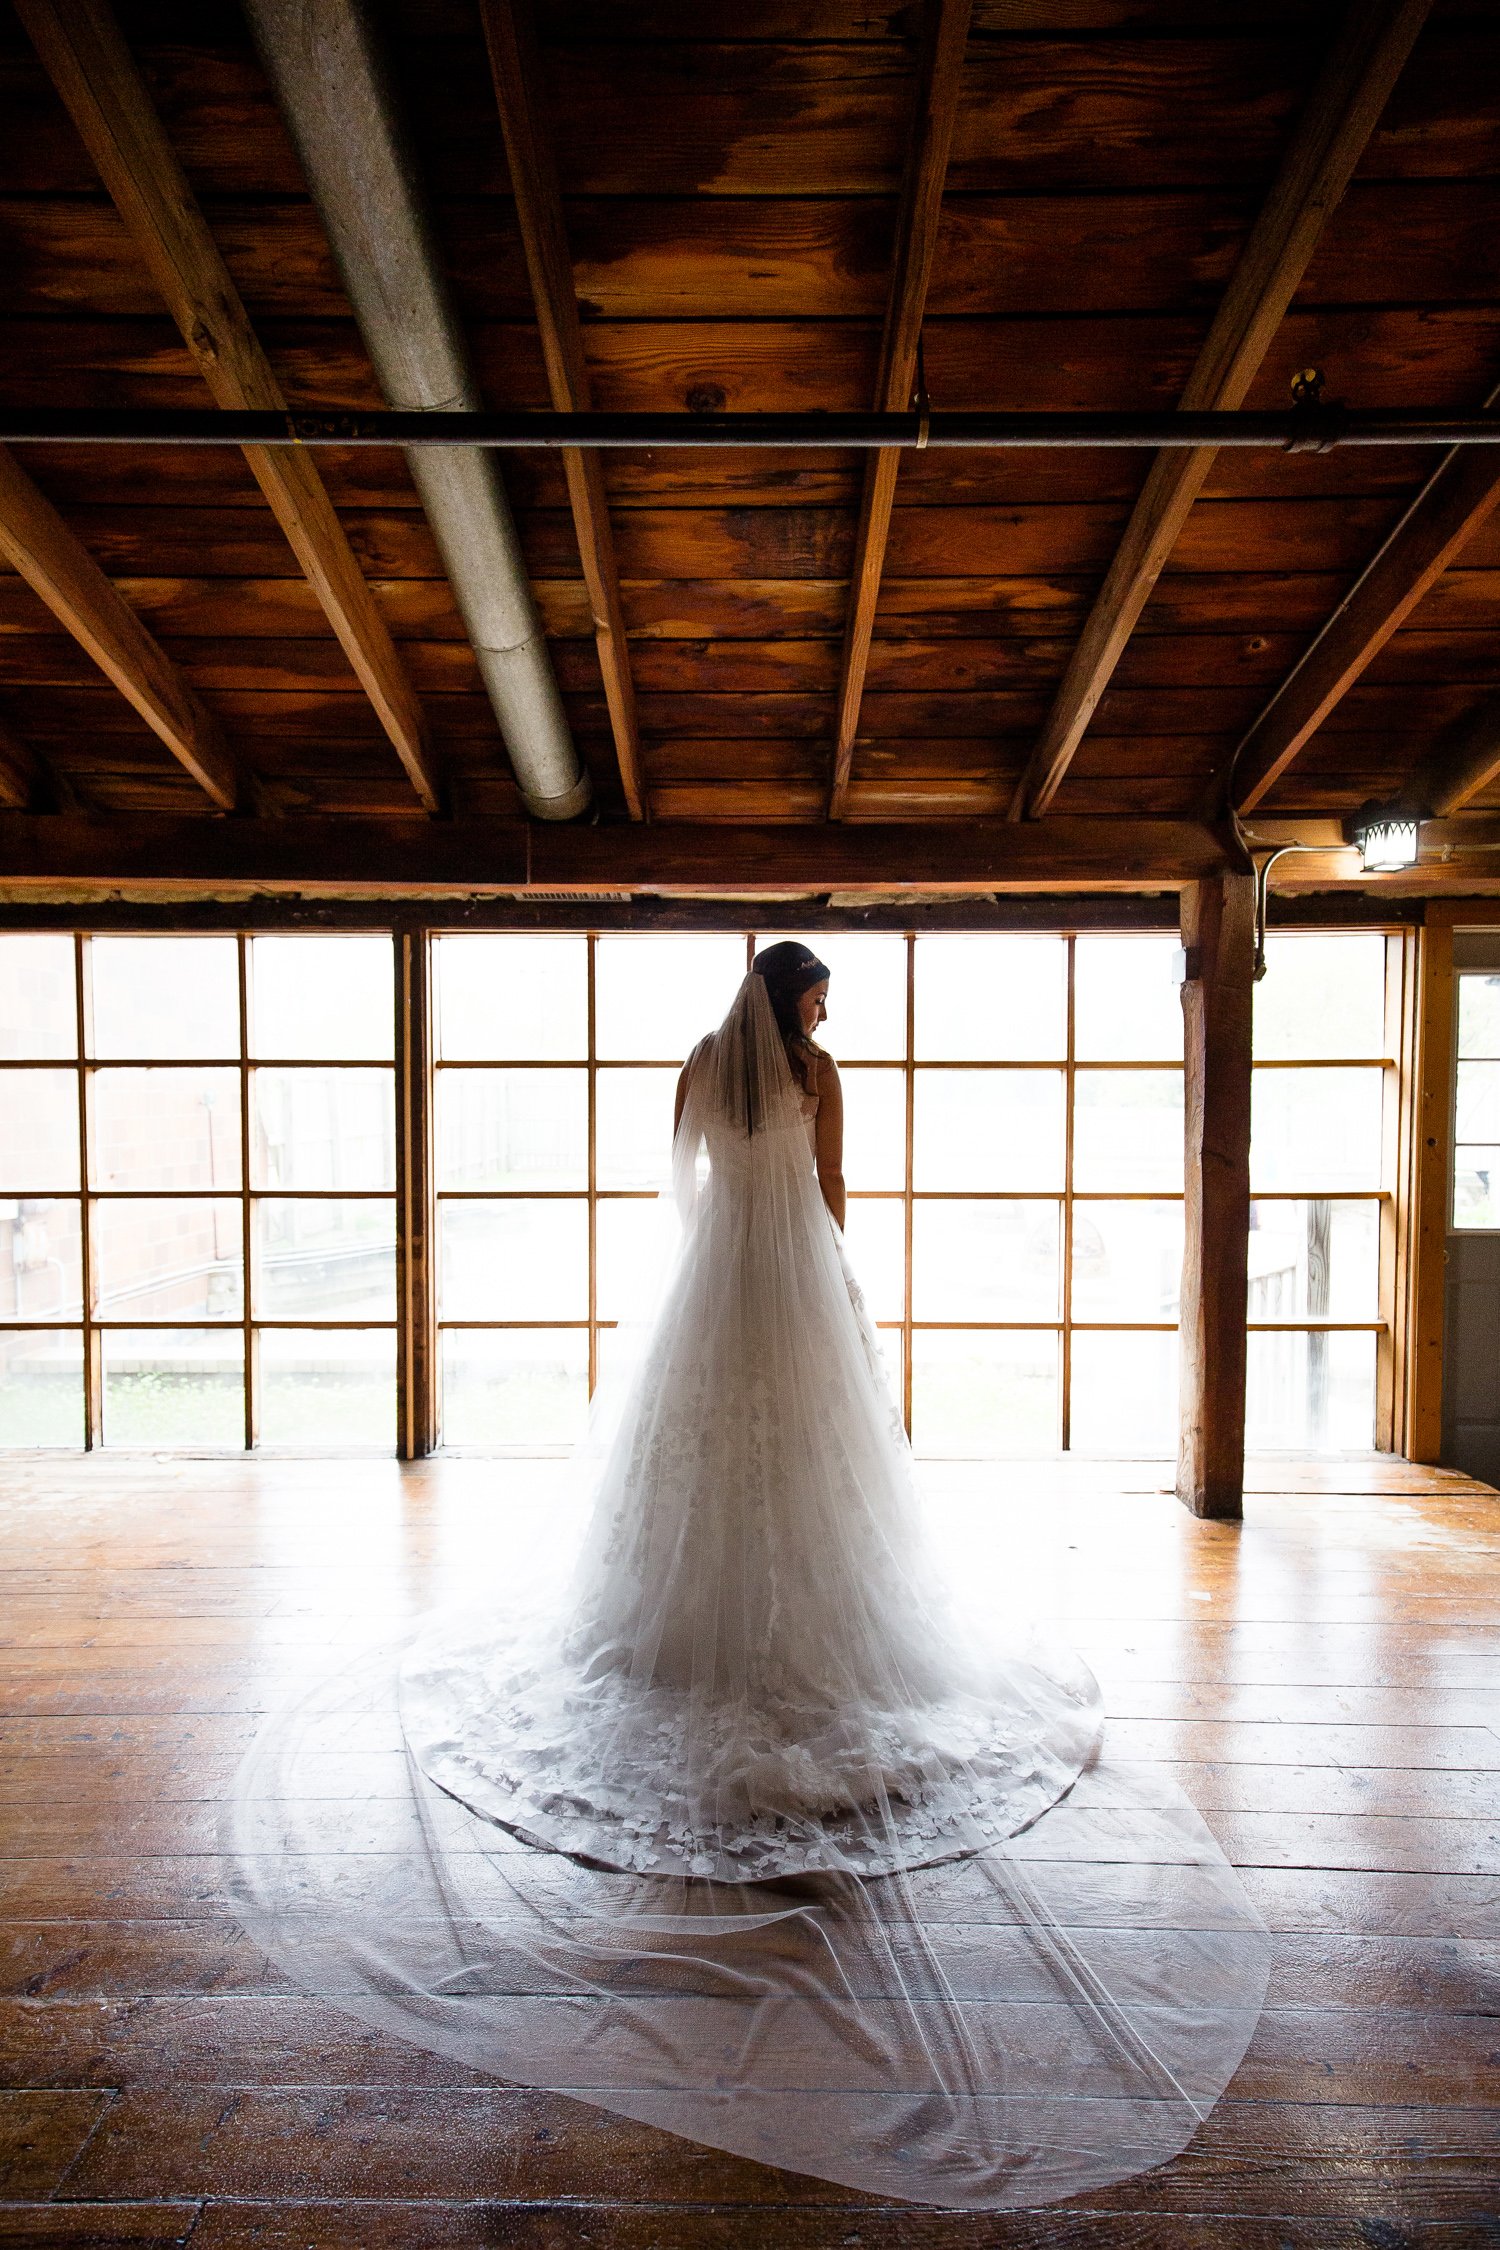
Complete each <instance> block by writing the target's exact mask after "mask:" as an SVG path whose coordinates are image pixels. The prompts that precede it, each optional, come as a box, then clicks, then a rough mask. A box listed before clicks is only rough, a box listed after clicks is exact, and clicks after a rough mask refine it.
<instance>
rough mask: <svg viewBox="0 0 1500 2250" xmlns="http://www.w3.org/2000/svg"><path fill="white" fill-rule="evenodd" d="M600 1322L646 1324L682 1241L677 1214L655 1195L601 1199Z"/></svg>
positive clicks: (598, 1222)
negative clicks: (632, 1321)
mask: <svg viewBox="0 0 1500 2250" xmlns="http://www.w3.org/2000/svg"><path fill="white" fill-rule="evenodd" d="M594 1223H595V1227H596V1230H597V1232H596V1240H597V1242H598V1246H599V1271H598V1276H597V1279H596V1283H595V1286H596V1289H597V1292H598V1317H599V1319H600V1320H644V1319H645V1318H647V1316H648V1315H649V1314H650V1311H651V1308H652V1306H653V1305H654V1303H655V1301H656V1293H657V1290H658V1287H659V1286H660V1283H661V1281H662V1279H663V1277H664V1274H665V1270H666V1267H667V1263H668V1261H669V1259H670V1258H671V1255H672V1250H673V1248H674V1246H675V1244H676V1241H677V1214H676V1211H675V1209H673V1208H670V1207H669V1206H668V1205H667V1204H665V1203H662V1202H659V1201H658V1199H657V1198H656V1197H655V1196H654V1195H642V1196H622V1197H619V1198H618V1199H617V1198H615V1197H614V1196H601V1197H600V1199H599V1203H598V1205H597V1207H596V1215H595V1222H594Z"/></svg>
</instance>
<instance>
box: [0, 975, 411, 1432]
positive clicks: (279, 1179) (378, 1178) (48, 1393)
mask: <svg viewBox="0 0 1500 2250" xmlns="http://www.w3.org/2000/svg"><path fill="white" fill-rule="evenodd" d="M393 1039H394V1026H393V978H392V954H391V940H390V938H389V936H369V937H366V936H355V937H342V936H321V935H320V936H300V935H299V936H267V937H235V936H225V937H220V936H205V937H187V936H180V937H179V936H159V937H158V936H92V937H90V936H72V935H60V936H53V935H37V936H8V935H0V1057H3V1061H0V1442H3V1443H6V1444H23V1445H24V1444H43V1445H46V1444H79V1443H84V1442H87V1443H90V1444H96V1445H98V1444H102V1445H106V1446H139V1447H147V1448H152V1449H158V1448H162V1449H171V1448H179V1447H180V1448H188V1449H191V1450H199V1449H203V1448H210V1449H217V1448H237V1447H241V1446H244V1445H246V1444H254V1443H262V1444H266V1445H269V1446H278V1445H284V1446H295V1447H305V1446H309V1445H311V1446H330V1447H346V1446H355V1447H362V1446H378V1447H383V1448H389V1447H391V1446H392V1445H393V1444H394V1438H395V1314H396V1305H395V1202H394V1190H395V1139H394V1095H393V1085H392V1068H393V1066H392V1054H393Z"/></svg>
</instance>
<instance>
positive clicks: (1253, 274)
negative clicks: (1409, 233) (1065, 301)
mask: <svg viewBox="0 0 1500 2250" xmlns="http://www.w3.org/2000/svg"><path fill="white" fill-rule="evenodd" d="M1430 6H1431V0H1353V5H1352V6H1351V8H1350V10H1349V13H1348V15H1347V17H1346V18H1345V22H1344V26H1343V29H1342V31H1341V33H1340V35H1339V38H1338V40H1337V42H1336V43H1335V45H1334V48H1333V50H1332V52H1331V53H1330V55H1329V57H1328V59H1327V61H1326V63H1325V64H1324V66H1323V69H1322V72H1321V73H1320V75H1319V78H1318V81H1317V84H1316V86H1315V87H1314V88H1313V92H1312V94H1311V97H1310V98H1309V100H1308V102H1307V105H1306V107H1305V108H1304V110H1303V112H1302V115H1301V117H1300V118H1299V120H1298V122H1297V128H1296V131H1295V132H1294V134H1293V136H1292V141H1291V145H1290V147H1289V148H1288V149H1287V151H1286V154H1285V156H1284V157H1283V159H1282V162H1281V167H1280V170H1279V171H1278V173H1277V175H1276V180H1275V183H1274V185H1273V186H1272V188H1271V192H1270V194H1269V196H1268V197H1267V199H1266V201H1265V203H1264V204H1263V205H1262V207H1261V210H1260V214H1259V216H1258V217H1257V219H1256V222H1255V225H1254V227H1253V228H1252V230H1251V233H1250V238H1249V240H1248V241H1247V243H1246V244H1245V247H1244V250H1243V251H1242V252H1241V255H1240V259H1239V263H1238V264H1237V265H1236V267H1235V270H1234V274H1233V276H1232V278H1231V280H1230V283H1229V287H1228V288H1227V290H1226V291H1225V293H1224V297H1223V300H1222V302H1221V303H1220V306H1219V309H1218V312H1217V314H1216V315H1215V317H1214V323H1213V326H1212V328H1211V329H1210V330H1209V333H1208V337H1207V340H1206V341H1205V343H1204V345H1203V349H1202V350H1201V352H1200V353H1199V355H1198V359H1197V362H1196V364H1195V366H1194V368H1193V371H1192V373H1191V375H1190V376H1189V377H1188V380H1187V384H1186V387H1185V389H1184V390H1183V393H1182V398H1181V401H1180V405H1181V406H1182V407H1183V408H1185V409H1187V410H1189V411H1191V410H1194V409H1201V408H1205V407H1207V408H1219V409H1229V408H1234V407H1237V406H1239V405H1240V404H1241V403H1242V402H1243V400H1244V398H1245V395H1246V393H1247V392H1248V390H1249V388H1250V385H1251V383H1252V382H1253V380H1254V378H1255V376H1256V374H1257V372H1258V371H1259V369H1260V366H1261V362H1262V361H1263V360H1264V358H1265V355H1266V353H1267V351H1268V350H1269V348H1270V344H1271V340H1272V338H1273V337H1274V335H1275V333H1276V330H1277V328H1278V327H1279V326H1280V324H1281V320H1282V316H1283V314H1284V313H1285V312H1286V309H1287V307H1288V305H1289V304H1290V303H1291V301H1292V297H1293V296H1294V294H1295V292H1296V289H1297V286H1298V284H1299V283H1300V281H1301V280H1302V277H1303V275H1304V274H1305V273H1306V271H1307V268H1308V265H1309V263H1310V261H1311V259H1312V255H1313V252H1314V250H1315V249H1316V248H1317V246H1318V243H1319V240H1320V239H1321V237H1322V234H1323V230H1324V228H1325V227H1326V225H1327V223H1328V221H1329V219H1330V218H1331V216H1332V214H1333V212H1334V211H1335V210H1336V209H1337V207H1338V204H1339V201H1340V199H1341V198H1342V196H1343V193H1344V190H1345V188H1346V187H1347V186H1348V184H1349V181H1350V179H1351V177H1352V175H1353V172H1354V168H1355V166H1356V164H1357V163H1358V162H1359V159H1360V156H1361V154H1362V152H1363V150H1364V147H1365V144H1366V142H1367V141H1368V140H1369V137H1370V135H1371V133H1372V132H1373V131H1374V129H1375V126H1376V124H1377V122H1378V121H1379V118H1380V114H1381V111H1382V110H1383V109H1384V108H1385V105H1386V101H1387V99H1388V97H1389V95H1390V92H1391V89H1392V87H1393V86H1394V85H1395V82H1396V79H1397V77H1398V75H1399V74H1400V71H1401V68H1402V65H1403V64H1404V63H1405V61H1406V58H1407V56H1408V55H1409V54H1410V52H1411V49H1412V46H1413V44H1414V42H1415V40H1416V37H1417V34H1418V32H1419V31H1420V30H1421V28H1422V25H1423V23H1424V21H1425V20H1426V17H1427V13H1428V10H1429V8H1430ZM1215 458H1216V455H1215V452H1214V450H1213V449H1212V448H1211V447H1207V446H1204V447H1200V448H1195V449H1194V450H1193V451H1191V452H1174V453H1162V454H1159V455H1158V456H1157V458H1156V460H1155V462H1154V463H1153V464H1152V467H1151V471H1150V474H1149V475H1148V476H1147V478H1146V482H1145V484H1144V486H1143V488H1142V490H1141V495H1140V498H1139V499H1138V500H1137V502H1136V504H1135V507H1134V509H1133V511H1132V513H1131V517H1130V521H1129V523H1128V524H1127V525H1126V527H1125V532H1124V536H1123V537H1122V539H1121V541H1120V544H1119V547H1118V548H1117V550H1116V552H1115V556H1114V559H1113V561H1112V562H1111V564H1110V566H1109V570H1108V572H1107V574H1106V576H1105V580H1104V584H1103V586H1102V587H1101V588H1100V591H1099V594H1098V596H1097V598H1096V600H1095V602H1094V606H1093V609H1092V610H1091V611H1090V613H1089V617H1088V620H1087V622H1086V624H1085V625H1084V628H1083V632H1082V634H1081V636H1080V638H1079V641H1078V645H1077V647H1076V648H1075V649H1074V651H1073V655H1072V658H1071V660H1070V662H1069V664H1068V668H1067V671H1066V672H1065V673H1064V675H1063V680H1062V685H1061V687H1060V688H1059V690H1058V693H1057V696H1056V699H1055V701H1054V703H1053V706H1052V709H1051V712H1050V714H1049V716H1048V718H1047V722H1046V725H1045V726H1044V728H1043V730H1042V733H1041V737H1040V739H1039V740H1038V742H1037V744H1036V747H1035V749H1034V750H1033V751H1032V754H1031V757H1030V759H1029V760H1028V762H1027V765H1026V768H1025V771H1024V772H1023V774H1022V775H1021V778H1020V780H1019V782H1018V783H1017V785H1016V791H1015V796H1014V798H1013V800H1012V803H1011V818H1012V819H1013V820H1020V819H1034V818H1035V817H1036V816H1037V815H1038V814H1041V813H1044V812H1045V811H1046V810H1047V808H1048V806H1049V805H1050V804H1051V803H1052V801H1053V799H1054V797H1055V796H1056V795H1057V792H1058V789H1059V788H1060V787H1061V785H1062V781H1063V777H1064V776H1065V774H1066V773H1067V771H1068V768H1069V766H1070V765H1071V763H1072V761H1073V756H1074V753H1075V752H1076V750H1077V748H1078V745H1079V743H1080V742H1081V741H1082V740H1083V737H1084V735H1085V733H1086V732H1087V730H1088V726H1089V723H1090V721H1091V720H1092V718H1093V715H1094V712H1095V710H1096V708H1097V706H1098V703H1099V700H1100V697H1101V696H1102V695H1103V694H1104V691H1105V689H1106V688H1107V687H1108V685H1109V683H1110V680H1111V678H1112V677H1113V675H1114V671H1115V667H1116V666H1117V665H1118V663H1119V661H1120V658H1121V656H1122V655H1123V654H1124V651H1125V646H1126V643H1127V642H1128V641H1129V639H1130V636H1131V634H1132V633H1133V632H1134V630H1135V627H1136V623H1137V621H1138V620H1139V618H1140V615H1141V612H1142V610H1143V609H1144V608H1145V606H1146V603H1147V602H1148V601H1149V599H1150V597H1151V591H1152V588H1153V587H1154V586H1155V584H1156V581H1157V579H1158V578H1159V577H1160V575H1161V572H1162V570H1163V569H1164V567H1165V565H1166V562H1167V559H1168V557H1169V556H1170V554H1171V552H1172V549H1173V547H1174V546H1175V545H1176V543H1177V539H1178V536H1179V534H1180V533H1181V530H1182V527H1183V525H1184V524H1185V523H1186V521H1187V518H1188V515H1189V512H1190V511H1191V509H1192V505H1193V502H1194V501H1195V500H1196V499H1197V497H1198V494H1199V492H1200V491H1201V490H1202V488H1203V485H1204V482H1205V480H1206V478H1207V476H1208V473H1209V470H1210V469H1211V468H1212V466H1213V463H1214V460H1215Z"/></svg>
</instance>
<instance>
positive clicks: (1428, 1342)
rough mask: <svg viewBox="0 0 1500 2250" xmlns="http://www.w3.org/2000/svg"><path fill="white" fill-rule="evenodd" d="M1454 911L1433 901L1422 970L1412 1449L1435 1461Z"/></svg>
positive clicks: (1439, 1447)
mask: <svg viewBox="0 0 1500 2250" xmlns="http://www.w3.org/2000/svg"><path fill="white" fill-rule="evenodd" d="M1455 918H1456V911H1455V910H1454V909H1452V908H1447V909H1446V910H1445V904H1439V903H1438V902H1436V901H1434V902H1433V904H1432V905H1430V906H1429V907H1428V910H1427V920H1426V924H1425V926H1424V928H1423V930H1422V933H1421V940H1420V947H1419V954H1418V970H1417V997H1416V1053H1415V1056H1414V1058H1413V1075H1414V1078H1415V1081H1416V1083H1415V1089H1414V1092H1415V1099H1414V1103H1413V1110H1414V1125H1415V1132H1414V1139H1415V1144H1416V1145H1415V1148H1414V1150H1413V1156H1414V1159H1415V1161H1414V1164H1413V1167H1412V1171H1413V1177H1412V1194H1411V1209H1412V1226H1411V1241H1410V1261H1411V1263H1410V1306H1411V1311H1410V1328H1409V1331H1408V1335H1409V1342H1408V1349H1407V1359H1406V1452H1407V1456H1408V1458H1409V1459H1410V1460H1413V1461H1428V1462H1436V1461H1440V1460H1441V1459H1442V1455H1443V1320H1444V1309H1445V1296H1446V1290H1445V1283H1446V1280H1447V1263H1448V1195H1449V1185H1448V1182H1449V1156H1448V1147H1449V1139H1450V1135H1451V1131H1452V1124H1451V1118H1450V1102H1451V1094H1452V1084H1453V922H1454V919H1455Z"/></svg>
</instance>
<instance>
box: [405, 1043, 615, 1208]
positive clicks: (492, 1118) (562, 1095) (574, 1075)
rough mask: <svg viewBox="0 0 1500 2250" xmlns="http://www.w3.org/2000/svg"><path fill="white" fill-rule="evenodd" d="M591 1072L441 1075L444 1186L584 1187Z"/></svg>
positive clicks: (439, 1140) (461, 1072) (440, 1174)
mask: <svg viewBox="0 0 1500 2250" xmlns="http://www.w3.org/2000/svg"><path fill="white" fill-rule="evenodd" d="M588 1176H589V1081H588V1072H587V1071H586V1070H440V1071H439V1072H438V1073H437V1182H438V1186H439V1187H440V1188H498V1187H503V1188H528V1187H529V1188H573V1187H587V1185H588Z"/></svg>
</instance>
